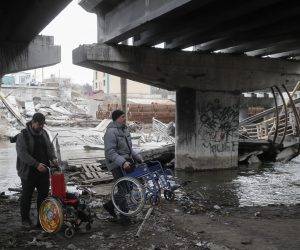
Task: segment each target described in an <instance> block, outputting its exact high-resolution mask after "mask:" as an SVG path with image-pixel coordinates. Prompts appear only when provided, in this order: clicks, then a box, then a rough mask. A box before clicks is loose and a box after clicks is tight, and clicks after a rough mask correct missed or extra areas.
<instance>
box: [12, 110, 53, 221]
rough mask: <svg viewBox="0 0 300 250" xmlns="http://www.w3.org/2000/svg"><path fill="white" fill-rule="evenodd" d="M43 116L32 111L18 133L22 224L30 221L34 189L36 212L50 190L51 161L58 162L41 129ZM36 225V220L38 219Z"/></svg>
mask: <svg viewBox="0 0 300 250" xmlns="http://www.w3.org/2000/svg"><path fill="white" fill-rule="evenodd" d="M44 124H45V116H44V115H43V114H42V113H35V114H34V115H33V117H32V120H31V121H30V122H28V123H27V124H26V128H25V129H23V130H22V131H21V133H20V134H19V135H18V137H17V142H16V150H17V171H18V175H19V177H20V178H21V183H22V195H21V199H20V208H21V218H22V225H23V226H25V227H29V226H31V225H32V222H31V219H30V215H29V213H30V206H31V198H32V194H33V191H34V189H35V188H36V189H37V193H38V197H37V214H38V211H39V208H40V205H41V203H42V202H43V200H44V199H45V198H46V197H47V196H48V193H49V171H48V167H49V166H50V161H51V162H52V163H53V164H54V165H58V163H57V160H56V155H55V150H54V146H53V144H52V142H51V141H50V139H49V136H48V134H47V132H46V131H45V130H44V129H43V127H44ZM37 226H39V220H38V221H37Z"/></svg>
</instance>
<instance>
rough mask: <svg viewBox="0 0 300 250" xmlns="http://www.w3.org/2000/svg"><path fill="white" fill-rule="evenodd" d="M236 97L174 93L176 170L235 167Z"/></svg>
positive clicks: (202, 93) (223, 93) (187, 89)
mask: <svg viewBox="0 0 300 250" xmlns="http://www.w3.org/2000/svg"><path fill="white" fill-rule="evenodd" d="M239 99H240V95H239V94H233V93H230V92H210V91H205V92H202V91H199V90H194V89H190V88H182V89H180V90H178V91H177V92H176V147H175V155H176V169H182V170H187V171H189V170H208V169H228V168H236V167H237V165H238V126H239Z"/></svg>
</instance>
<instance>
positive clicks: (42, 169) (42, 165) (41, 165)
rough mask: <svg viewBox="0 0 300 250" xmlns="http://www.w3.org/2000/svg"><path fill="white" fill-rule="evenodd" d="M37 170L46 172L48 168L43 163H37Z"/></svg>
mask: <svg viewBox="0 0 300 250" xmlns="http://www.w3.org/2000/svg"><path fill="white" fill-rule="evenodd" d="M36 169H37V170H38V171H39V172H46V171H48V168H47V166H46V165H45V164H43V163H39V165H38V166H37V168H36Z"/></svg>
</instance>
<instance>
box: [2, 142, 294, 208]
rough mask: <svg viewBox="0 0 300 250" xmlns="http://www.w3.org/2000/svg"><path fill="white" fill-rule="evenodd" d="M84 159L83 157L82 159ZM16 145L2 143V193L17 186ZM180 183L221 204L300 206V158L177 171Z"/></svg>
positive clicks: (188, 189) (195, 192)
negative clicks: (196, 171)
mask: <svg viewBox="0 0 300 250" xmlns="http://www.w3.org/2000/svg"><path fill="white" fill-rule="evenodd" d="M82 157H83V156H82ZM15 164H16V152H15V144H11V143H9V142H3V141H2V142H0V192H3V191H5V192H6V193H8V191H7V189H8V187H16V186H17V185H18V184H19V183H20V180H19V178H18V176H17V173H16V168H15ZM176 175H177V177H178V178H179V180H180V182H182V181H185V180H189V181H191V182H190V183H189V184H188V185H187V186H186V187H185V188H186V190H187V191H188V192H189V193H191V194H195V196H199V197H201V196H203V197H204V199H205V200H208V201H210V202H211V203H213V204H218V205H235V206H252V205H268V204H295V203H300V157H298V158H296V159H294V160H293V161H292V162H290V163H288V164H281V163H275V164H270V165H251V167H250V166H240V168H239V170H226V171H218V172H200V173H185V172H177V173H176Z"/></svg>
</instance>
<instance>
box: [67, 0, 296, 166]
mask: <svg viewBox="0 0 300 250" xmlns="http://www.w3.org/2000/svg"><path fill="white" fill-rule="evenodd" d="M79 4H80V5H81V6H82V7H83V8H84V9H86V10H87V11H89V12H94V13H96V14H97V22H98V44H93V45H83V46H80V47H79V48H77V49H75V50H74V51H73V63H74V64H76V65H80V66H83V67H87V68H92V69H95V70H99V71H103V72H107V73H110V74H114V75H117V76H120V77H124V78H128V79H132V80H136V81H139V82H142V83H146V84H150V85H153V86H157V87H161V88H165V89H169V90H175V91H176V93H177V109H176V110H177V113H176V152H175V153H176V163H177V164H176V167H177V168H178V169H196V170H203V169H214V168H233V167H236V166H237V161H238V157H237V156H238V116H239V114H238V113H239V112H238V111H239V96H240V93H241V92H246V91H255V90H259V89H266V88H268V87H270V86H273V85H281V84H286V85H290V86H292V85H294V84H295V83H296V82H297V81H298V80H299V76H300V63H298V62H297V60H298V59H299V57H298V56H299V55H300V36H299V31H300V26H299V25H298V18H299V13H300V5H299V4H298V3H296V2H294V1H290V0H265V1H260V0H253V1H234V0H228V1H214V0H203V1H199V0H165V1H161V0H151V1H140V0H118V1H117V0H82V1H80V3H79ZM129 13H130V14H129ZM131 37H132V38H133V46H131V47H129V46H120V45H118V43H120V42H123V41H125V40H126V39H129V38H131ZM160 43H164V45H165V46H164V48H165V49H154V48H151V47H152V46H154V45H157V44H160ZM190 46H194V48H196V50H197V51H193V52H183V51H181V49H184V48H187V47H190ZM266 56H267V57H271V58H273V59H271V58H264V57H266ZM274 58H281V59H274ZM283 59H284V60H283ZM285 59H289V60H285Z"/></svg>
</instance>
